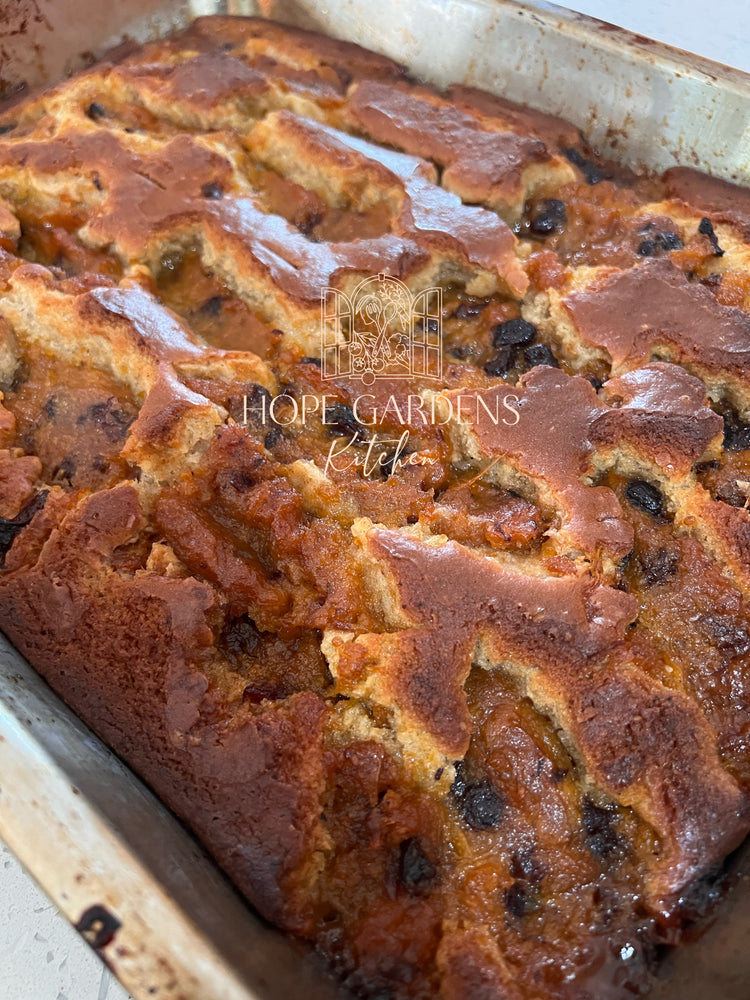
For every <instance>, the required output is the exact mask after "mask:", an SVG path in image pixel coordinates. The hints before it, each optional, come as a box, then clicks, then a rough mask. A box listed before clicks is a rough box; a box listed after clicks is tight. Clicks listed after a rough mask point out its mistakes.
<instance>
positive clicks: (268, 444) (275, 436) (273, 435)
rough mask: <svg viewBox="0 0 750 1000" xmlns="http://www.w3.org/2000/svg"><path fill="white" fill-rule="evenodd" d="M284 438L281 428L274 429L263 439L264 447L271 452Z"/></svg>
mask: <svg viewBox="0 0 750 1000" xmlns="http://www.w3.org/2000/svg"><path fill="white" fill-rule="evenodd" d="M283 436H284V434H283V432H282V430H281V428H280V427H272V428H271V430H270V431H269V432H268V433H267V434H266V436H265V438H264V439H263V446H264V447H265V448H267V449H268V450H269V451H271V449H272V448H274V447H275V446H276V445H277V444H278V443H279V441H280V440H281V439H282V438H283Z"/></svg>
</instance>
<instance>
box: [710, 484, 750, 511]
mask: <svg viewBox="0 0 750 1000" xmlns="http://www.w3.org/2000/svg"><path fill="white" fill-rule="evenodd" d="M748 492H750V491H748ZM716 499H717V500H721V501H722V503H728V504H729V505H730V506H732V507H744V506H745V505H746V504H747V502H748V493H747V492H745V490H742V489H740V487H739V486H738V485H737V480H735V479H730V480H728V482H726V483H722V484H721V486H719V488H718V489H717V490H716Z"/></svg>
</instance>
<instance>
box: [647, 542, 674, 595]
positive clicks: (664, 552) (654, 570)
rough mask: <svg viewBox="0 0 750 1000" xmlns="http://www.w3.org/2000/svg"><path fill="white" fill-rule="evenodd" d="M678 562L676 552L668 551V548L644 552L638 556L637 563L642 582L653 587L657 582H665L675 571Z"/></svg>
mask: <svg viewBox="0 0 750 1000" xmlns="http://www.w3.org/2000/svg"><path fill="white" fill-rule="evenodd" d="M679 562H680V560H679V558H678V556H677V553H676V552H670V551H669V549H658V550H657V551H656V552H644V553H643V554H642V555H641V556H639V557H638V563H639V565H640V567H641V573H642V575H643V583H644V584H645V586H647V587H655V586H656V585H657V584H660V583H666V582H667V580H668V579H669V578H670V577H671V576H674V574H675V573H676V572H677V567H678V566H679Z"/></svg>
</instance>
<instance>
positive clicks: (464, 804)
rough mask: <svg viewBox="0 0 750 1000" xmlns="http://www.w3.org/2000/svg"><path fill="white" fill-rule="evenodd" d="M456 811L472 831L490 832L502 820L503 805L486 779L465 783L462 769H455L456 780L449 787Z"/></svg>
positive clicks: (498, 795)
mask: <svg viewBox="0 0 750 1000" xmlns="http://www.w3.org/2000/svg"><path fill="white" fill-rule="evenodd" d="M451 792H452V793H453V798H454V800H455V802H456V805H457V806H458V810H459V812H460V813H461V816H462V817H463V819H464V822H466V823H467V825H468V826H470V827H471V828H472V829H473V830H491V829H492V828H493V827H496V826H497V825H498V824H499V822H500V820H501V819H502V818H503V812H504V809H505V803H504V802H503V800H502V798H501V797H500V794H499V793H498V792H497V791H496V789H495V788H494V787H493V786H492V785H491V784H490V782H489V781H487V780H486V779H483V780H478V781H476V780H475V781H466V780H465V778H464V771H463V767H462V766H461V767H459V766H457V767H456V779H455V781H454V782H453V784H452V785H451Z"/></svg>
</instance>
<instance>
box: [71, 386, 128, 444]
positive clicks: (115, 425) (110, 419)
mask: <svg viewBox="0 0 750 1000" xmlns="http://www.w3.org/2000/svg"><path fill="white" fill-rule="evenodd" d="M86 419H88V420H91V421H93V423H95V424H96V426H97V427H99V428H101V430H103V431H104V434H105V437H106V438H107V440H108V441H111V442H112V443H115V442H116V441H121V440H122V439H123V438H124V437H125V435H126V434H127V432H128V428H129V427H130V425H131V424H132V423H133V420H134V419H135V417H133V416H131V415H130V414H129V413H126V412H125V410H123V409H122V408H121V407H120V406H119V405H118V402H117V398H116V397H115V396H110V397H109V399H108V400H107V401H106V402H104V403H94V405H93V406H91V407H90V408H89V411H88V414H87V415H86V416H85V417H84V420H83V421H82V420H80V419H79V420H78V423H83V422H84V421H85V420H86Z"/></svg>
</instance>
